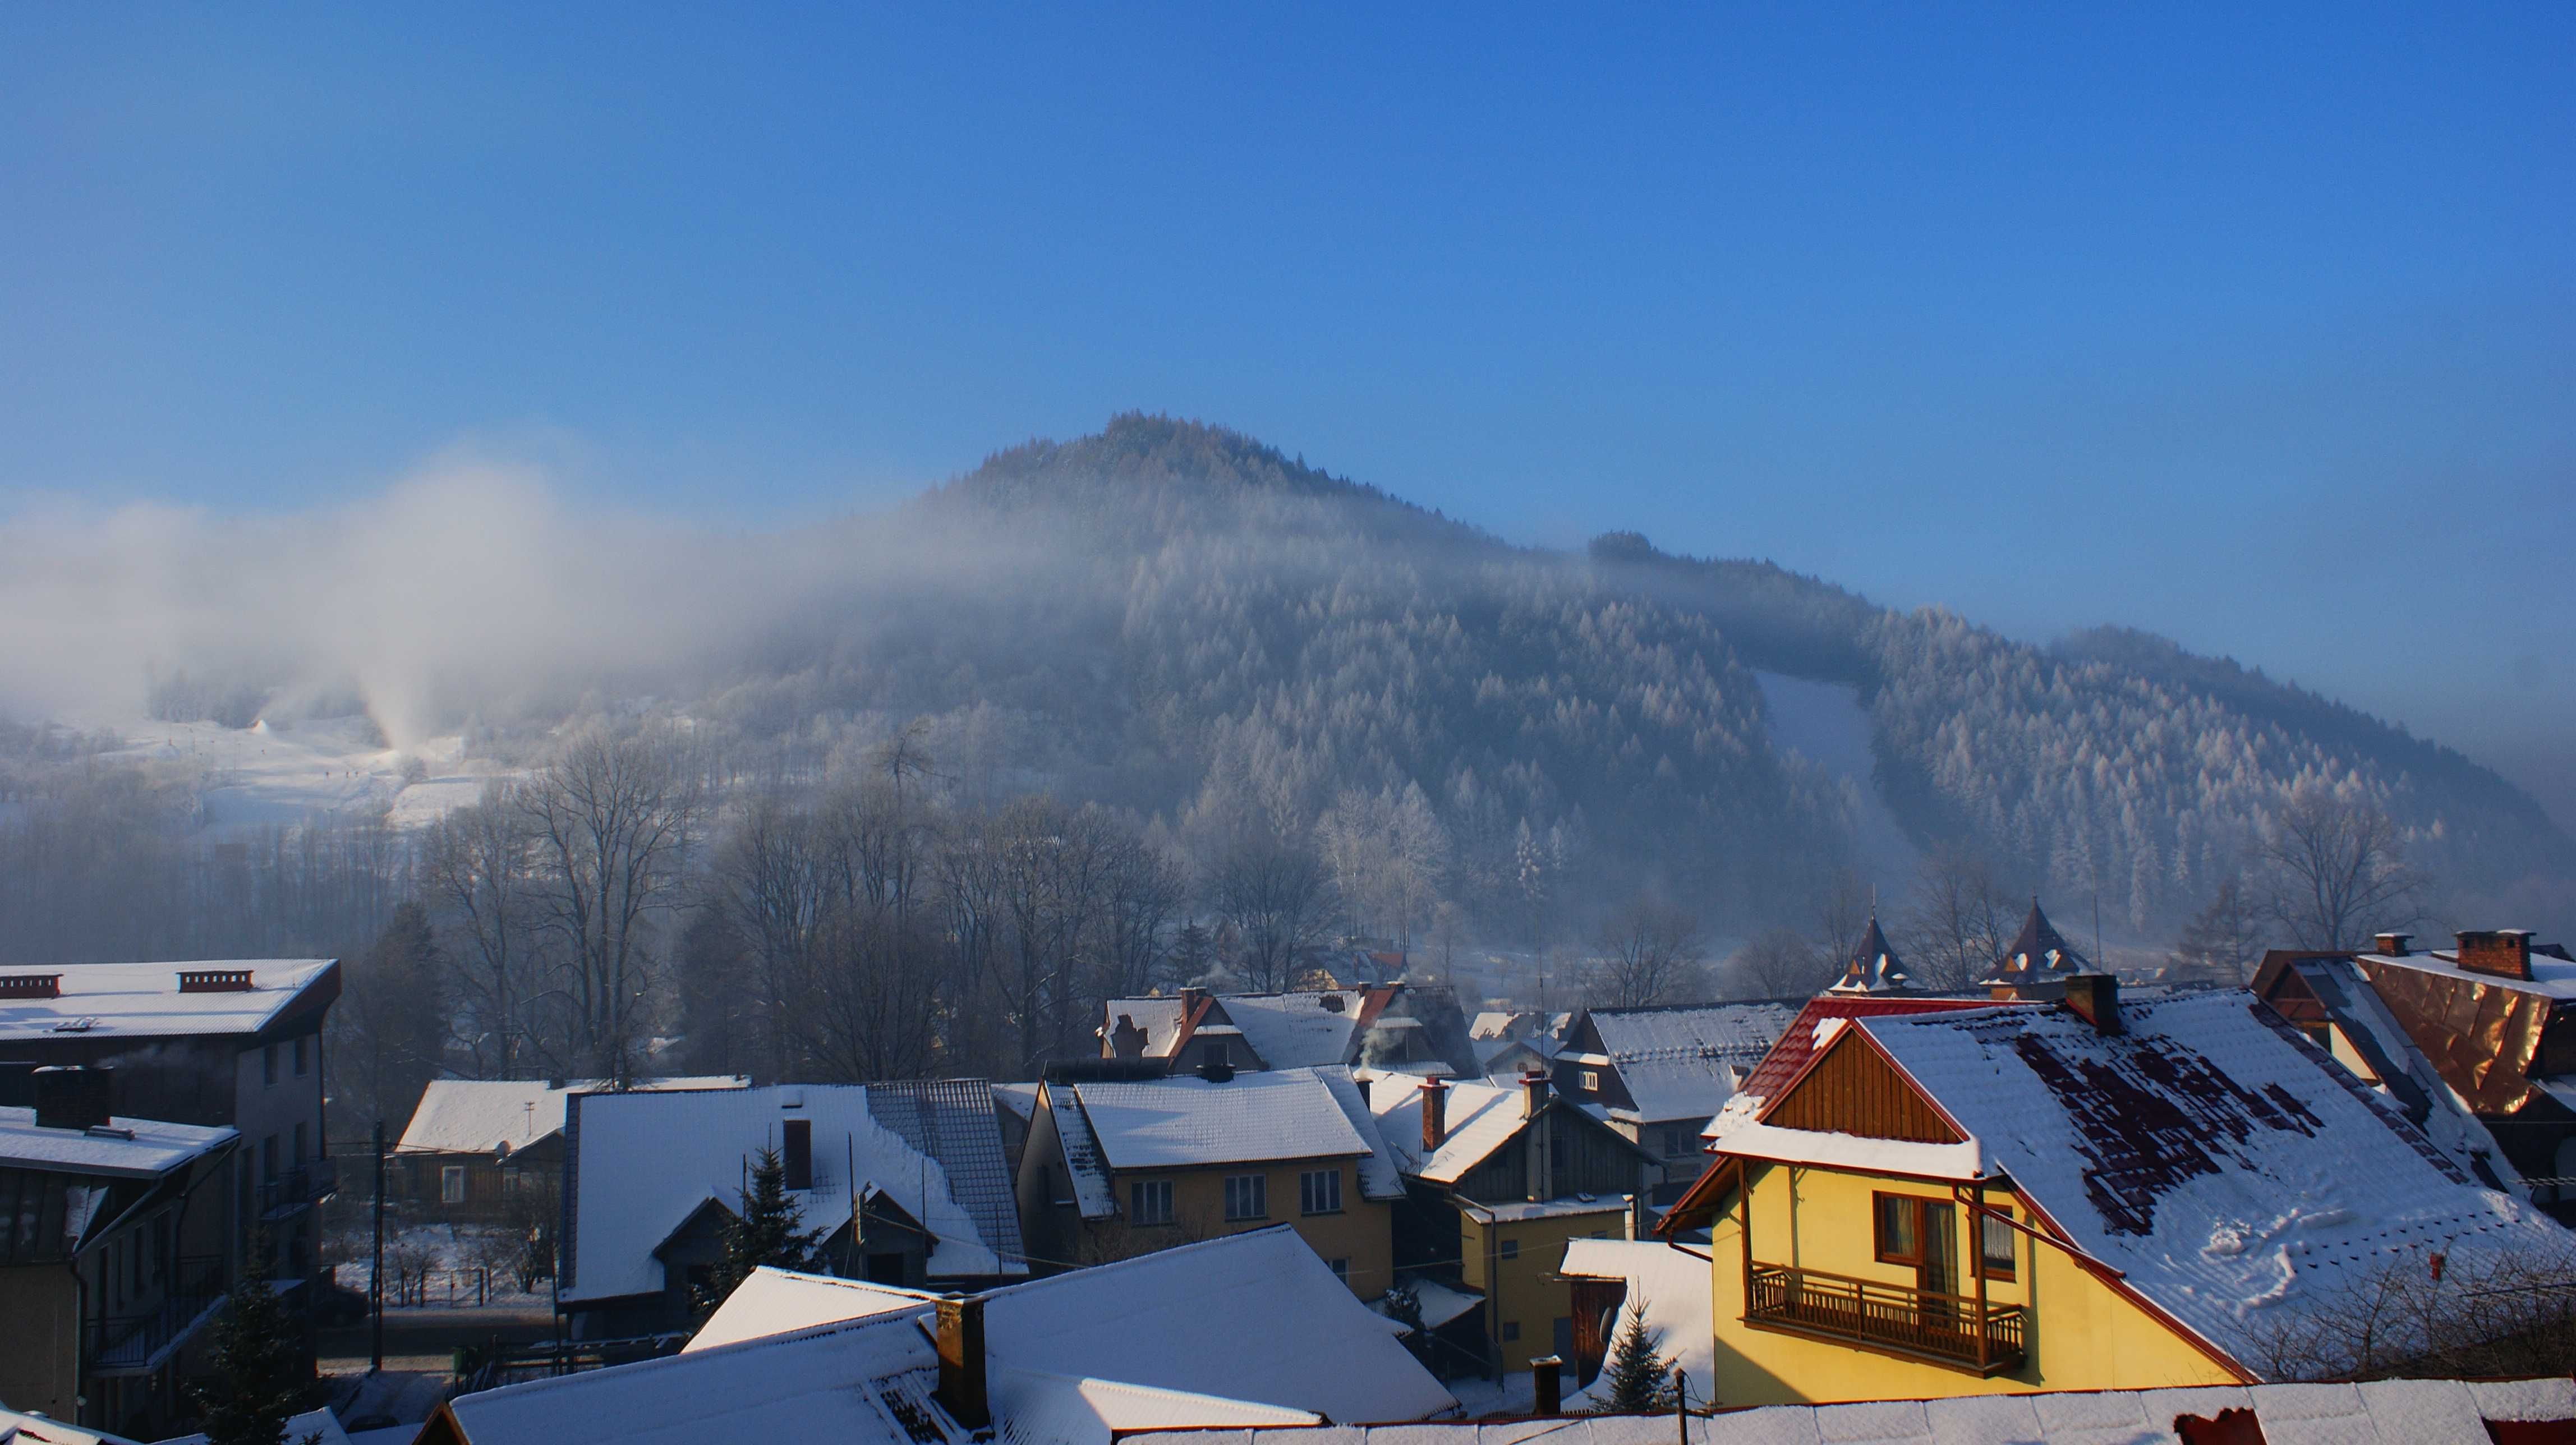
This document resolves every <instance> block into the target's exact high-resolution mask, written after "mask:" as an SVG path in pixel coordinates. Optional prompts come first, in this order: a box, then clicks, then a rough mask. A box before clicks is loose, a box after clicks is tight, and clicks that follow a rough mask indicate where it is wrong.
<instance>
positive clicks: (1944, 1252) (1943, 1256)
mask: <svg viewBox="0 0 2576 1445" xmlns="http://www.w3.org/2000/svg"><path fill="white" fill-rule="evenodd" d="M1915 1276H1916V1278H1915V1286H1916V1288H1918V1289H1921V1290H1923V1291H1924V1292H1925V1293H1927V1294H1945V1295H1952V1294H1957V1293H1958V1292H1959V1210H1958V1206H1956V1205H1953V1204H1945V1203H1936V1202H1934V1201H1932V1200H1928V1199H1927V1200H1925V1201H1924V1202H1923V1264H1922V1266H1921V1267H1920V1268H1919V1269H1917V1270H1916V1271H1915Z"/></svg>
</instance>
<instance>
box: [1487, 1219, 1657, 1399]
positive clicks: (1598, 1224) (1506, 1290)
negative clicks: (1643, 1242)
mask: <svg viewBox="0 0 2576 1445" xmlns="http://www.w3.org/2000/svg"><path fill="white" fill-rule="evenodd" d="M1627 1213H1628V1210H1627V1206H1626V1205H1625V1204H1623V1203H1616V1202H1613V1203H1611V1204H1609V1205H1607V1206H1606V1207H1605V1208H1604V1209H1603V1210H1602V1211H1601V1212H1600V1213H1597V1214H1571V1215H1552V1216H1550V1217H1548V1218H1544V1219H1527V1220H1510V1221H1495V1222H1490V1223H1489V1222H1486V1221H1483V1220H1479V1219H1477V1218H1476V1217H1475V1216H1474V1215H1473V1214H1470V1213H1467V1212H1466V1211H1464V1210H1461V1211H1460V1212H1459V1217H1458V1240H1459V1252H1460V1255H1461V1256H1462V1258H1461V1260H1460V1263H1459V1271H1458V1275H1459V1282H1460V1283H1462V1284H1464V1285H1466V1286H1467V1288H1469V1289H1472V1290H1475V1291H1477V1292H1478V1293H1481V1294H1482V1295H1484V1297H1485V1334H1486V1337H1487V1338H1488V1339H1491V1340H1493V1341H1494V1343H1495V1347H1496V1349H1497V1350H1498V1351H1500V1353H1501V1356H1502V1367H1503V1369H1504V1370H1505V1371H1507V1372H1508V1371H1512V1370H1526V1369H1528V1368H1529V1362H1530V1361H1531V1360H1532V1359H1533V1358H1535V1357H1537V1356H1539V1355H1548V1354H1554V1353H1555V1352H1556V1322H1557V1321H1558V1320H1561V1319H1562V1320H1569V1321H1570V1320H1572V1319H1573V1318H1574V1287H1573V1286H1572V1285H1571V1284H1569V1283H1567V1282H1566V1280H1565V1278H1564V1277H1563V1276H1562V1275H1559V1274H1558V1273H1557V1272H1556V1271H1557V1267H1558V1266H1559V1265H1561V1264H1563V1263H1564V1262H1565V1242H1566V1241H1567V1240H1569V1239H1619V1238H1623V1237H1625V1236H1626V1234H1627V1232H1628V1226H1627ZM1507 1245H1508V1246H1509V1247H1510V1248H1511V1250H1512V1253H1511V1255H1510V1257H1508V1258H1506V1257H1505V1256H1504V1253H1503V1250H1504V1248H1505V1246H1507ZM1507 1326H1517V1328H1516V1329H1514V1328H1507ZM1514 1334H1516V1335H1517V1336H1518V1338H1516V1339H1512V1338H1506V1336H1507V1335H1514Z"/></svg>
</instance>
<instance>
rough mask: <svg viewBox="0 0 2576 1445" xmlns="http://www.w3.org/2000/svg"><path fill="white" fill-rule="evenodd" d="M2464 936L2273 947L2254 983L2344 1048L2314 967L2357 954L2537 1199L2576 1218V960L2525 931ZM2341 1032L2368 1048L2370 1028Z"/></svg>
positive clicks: (2358, 964)
mask: <svg viewBox="0 0 2576 1445" xmlns="http://www.w3.org/2000/svg"><path fill="white" fill-rule="evenodd" d="M2454 942H2455V946H2454V947H2453V948H2451V949H2449V950H2440V949H2419V948H2416V947H2414V946H2413V944H2414V939H2413V937H2412V936H2411V935H2408V934H2403V933H2383V934H2380V935H2379V936H2378V937H2377V938H2376V939H2375V940H2373V946H2372V947H2371V948H2369V949H2367V950H2361V951H2356V952H2351V953H2309V952H2299V951H2294V950H2284V949H2276V950H2273V951H2272V952H2270V953H2267V954H2265V955H2264V956H2263V964H2262V967H2261V968H2260V969H2259V970H2258V971H2257V972H2256V974H2255V977H2254V983H2253V988H2254V991H2255V992H2256V993H2257V994H2259V995H2261V996H2262V998H2263V999H2264V1001H2265V1002H2267V1003H2270V1004H2271V1005H2272V1006H2273V1007H2274V1008H2275V1009H2278V1010H2279V1011H2280V1013H2281V1015H2282V1016H2283V1017H2285V1018H2287V1019H2289V1020H2290V1021H2291V1022H2293V1023H2295V1024H2297V1025H2298V1026H2299V1027H2301V1028H2303V1029H2307V1030H2310V1031H2311V1033H2312V1034H2314V1035H2316V1036H2317V1037H2319V1039H2320V1042H2322V1043H2325V1044H2326V1045H2327V1046H2328V1047H2332V1046H2333V1039H2332V1036H2331V1035H2330V1034H2329V1033H2328V1032H2327V1030H2326V1027H2325V1026H2326V1024H2327V1023H2328V1022H2329V1017H2330V1015H2332V1014H2333V1013H2334V1012H2335V1010H2336V1005H2335V1004H2334V1003H2332V1002H2330V1001H2329V1000H2328V999H2326V998H2325V997H2323V996H2322V994H2321V993H2320V990H2319V986H2318V975H2317V974H2316V971H2315V970H2313V969H2310V968H2306V967H2303V966H2302V965H2306V964H2311V963H2316V962H2320V961H2328V960H2337V961H2342V962H2343V963H2345V964H2347V965H2348V966H2349V968H2350V969H2351V970H2352V971H2353V972H2354V973H2356V974H2357V975H2358V977H2359V980H2360V981H2361V982H2363V983H2366V984H2367V985H2368V987H2369V991H2370V993H2371V994H2373V995H2375V996H2376V998H2377V1001H2378V1004H2379V1005H2380V1007H2382V1008H2384V1009H2385V1010H2386V1011H2387V1013H2388V1014H2389V1015H2390V1016H2392V1017H2394V1018H2395V1019H2396V1021H2397V1023H2398V1025H2399V1026H2400V1027H2401V1028H2402V1029H2403V1030H2404V1031H2405V1033H2406V1036H2407V1038H2408V1039H2410V1040H2411V1041H2413V1043H2414V1045H2415V1047H2416V1049H2417V1050H2419V1051H2420V1052H2421V1053H2422V1054H2423V1056H2424V1057H2425V1058H2426V1059H2429V1060H2430V1061H2431V1063H2432V1066H2433V1069H2434V1071H2435V1072H2436V1073H2438V1074H2439V1075H2440V1077H2441V1080H2442V1082H2443V1083H2444V1084H2447V1085H2448V1086H2449V1087H2450V1089H2451V1090H2452V1091H2453V1092H2455V1093H2457V1094H2458V1095H2459V1097H2460V1098H2462V1099H2464V1100H2466V1101H2467V1103H2468V1107H2469V1109H2470V1111H2471V1112H2473V1113H2474V1114H2476V1115H2477V1117H2478V1120H2479V1122H2480V1123H2481V1124H2483V1125H2484V1127H2485V1129H2486V1131H2487V1133H2488V1134H2489V1135H2491V1136H2492V1137H2493V1138H2494V1140H2495V1142H2496V1144H2497V1146H2498V1147H2499V1148H2500V1149H2502V1151H2503V1153H2504V1158H2505V1159H2506V1161H2507V1162H2508V1163H2510V1165H2511V1166H2512V1168H2513V1169H2514V1171H2515V1172H2516V1173H2518V1174H2520V1175H2521V1176H2522V1177H2523V1178H2525V1179H2527V1180H2530V1181H2533V1184H2534V1188H2535V1193H2536V1197H2537V1198H2539V1199H2540V1200H2541V1201H2542V1202H2543V1203H2544V1204H2545V1205H2547V1206H2548V1207H2549V1208H2551V1209H2552V1210H2553V1211H2554V1212H2556V1213H2557V1214H2558V1216H2559V1217H2560V1218H2562V1219H2567V1220H2570V1221H2576V1182H2571V1181H2576V960H2570V959H2569V957H2568V953H2567V950H2566V948H2564V947H2563V946H2561V945H2558V944H2540V943H2534V942H2532V939H2531V935H2530V934H2529V933H2527V932H2524V931H2523V930H2521V929H2513V928H2506V929H2496V930H2491V931H2479V932H2466V933H2461V934H2459V935H2457V936H2456V938H2455V940H2454ZM2345 1011H2346V1012H2349V1011H2350V1006H2349V1005H2345ZM2341 1032H2342V1033H2343V1035H2344V1037H2345V1039H2346V1042H2347V1044H2349V1045H2354V1046H2357V1045H2358V1044H2359V1043H2360V1042H2361V1035H2362V1034H2364V1033H2367V1032H2368V1030H2367V1029H2366V1028H2365V1029H2361V1030H2354V1029H2351V1028H2345V1029H2343V1030H2342V1031H2341ZM2338 1057H2344V1055H2342V1054H2338ZM2355 1062H2358V1059H2357V1057H2356V1058H2352V1059H2347V1063H2355Z"/></svg>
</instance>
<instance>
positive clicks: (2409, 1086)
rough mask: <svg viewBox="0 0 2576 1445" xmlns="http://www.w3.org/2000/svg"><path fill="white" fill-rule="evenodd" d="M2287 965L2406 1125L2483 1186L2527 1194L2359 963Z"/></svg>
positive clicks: (2322, 961) (2327, 960) (2318, 961)
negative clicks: (2484, 1184)
mask: <svg viewBox="0 0 2576 1445" xmlns="http://www.w3.org/2000/svg"><path fill="white" fill-rule="evenodd" d="M2287 967H2288V969H2289V970H2290V971H2291V972H2294V973H2296V974H2297V975H2298V976H2299V979H2300V981H2301V982H2302V983H2304V984H2305V985H2306V986H2307V989H2308V992H2309V993H2310V995H2311V996H2312V997H2313V998H2314V999H2315V1001H2316V1003H2317V1005H2318V1006H2319V1007H2320V1008H2322V1009H2323V1010H2324V1011H2325V1013H2326V1015H2327V1017H2328V1019H2329V1020H2330V1021H2331V1022H2332V1023H2333V1024H2334V1025H2335V1026H2336V1027H2337V1028H2338V1029H2339V1030H2340V1031H2341V1032H2342V1034H2343V1037H2344V1039H2345V1041H2346V1042H2347V1043H2348V1044H2349V1045H2350V1046H2351V1048H2352V1049H2353V1051H2354V1052H2355V1053H2357V1054H2358V1055H2360V1056H2361V1059H2362V1062H2363V1065H2364V1066H2365V1067H2367V1068H2368V1069H2369V1070H2370V1072H2371V1074H2372V1075H2373V1076H2374V1077H2373V1079H2372V1082H2373V1083H2374V1084H2375V1085H2376V1086H2377V1087H2378V1088H2379V1089H2380V1091H2381V1092H2383V1093H2385V1094H2387V1095H2388V1097H2389V1101H2390V1102H2391V1103H2393V1104H2395V1105H2396V1106H2397V1108H2398V1111H2399V1112H2400V1113H2402V1114H2404V1115H2405V1116H2406V1121H2407V1122H2408V1123H2410V1124H2413V1125H2414V1126H2415V1127H2416V1128H2418V1129H2421V1130H2423V1131H2424V1136H2425V1137H2426V1138H2428V1139H2430V1140H2432V1141H2433V1145H2434V1147H2436V1148H2438V1149H2440V1150H2441V1151H2442V1152H2443V1153H2445V1154H2448V1155H2450V1156H2451V1160H2452V1162H2454V1163H2456V1164H2458V1165H2459V1166H2460V1167H2461V1168H2463V1169H2465V1170H2467V1171H2469V1173H2470V1174H2472V1175H2474V1176H2476V1177H2477V1178H2479V1179H2480V1180H2481V1181H2482V1182H2485V1183H2488V1184H2493V1185H2496V1186H2498V1187H2500V1188H2503V1189H2505V1190H2507V1191H2508V1192H2511V1193H2513V1194H2516V1195H2519V1196H2524V1197H2528V1194H2529V1191H2528V1189H2526V1188H2525V1187H2524V1185H2523V1183H2522V1177H2521V1175H2520V1174H2518V1173H2517V1172H2516V1171H2515V1170H2514V1167H2513V1164H2512V1162H2511V1161H2509V1160H2507V1159H2506V1158H2505V1155H2504V1150H2503V1149H2502V1148H2501V1147H2500V1146H2498V1145H2497V1143H2496V1140H2495V1136H2494V1135H2493V1134H2492V1133H2490V1132H2488V1130H2487V1126H2486V1125H2485V1124H2484V1123H2483V1122H2481V1121H2480V1120H2479V1119H2478V1116H2477V1115H2476V1114H2475V1113H2474V1112H2472V1111H2471V1110H2470V1108H2469V1105H2468V1101H2467V1100H2465V1099H2462V1098H2461V1097H2460V1095H2459V1093H2458V1092H2457V1091H2456V1090H2454V1089H2452V1087H2451V1086H2450V1085H2449V1084H2447V1083H2445V1082H2444V1081H2443V1079H2442V1075H2441V1071H2440V1070H2438V1069H2436V1068H2435V1067H2434V1066H2433V1061H2432V1060H2431V1059H2428V1058H2426V1057H2425V1056H2424V1051H2423V1050H2422V1049H2420V1048H2418V1047H2416V1044H2415V1040H2414V1039H2413V1038H2411V1037H2409V1036H2408V1035H2407V1032H2406V1029H2405V1026H2404V1025H2402V1024H2400V1023H2399V1022H2398V1021H2397V1015H2395V1014H2394V1013H2391V1012H2390V1011H2389V1008H2388V1004H2387V1002H2386V1000H2384V999H2382V998H2381V997H2380V996H2379V991H2378V990H2377V989H2375V988H2373V987H2371V984H2370V980H2369V978H2368V976H2367V975H2365V974H2363V973H2362V971H2361V969H2360V967H2359V966H2358V965H2356V964H2355V963H2353V962H2352V961H2351V960H2349V959H2342V958H2300V959H2295V960H2292V961H2291V962H2290V963H2289V964H2288V965H2287Z"/></svg>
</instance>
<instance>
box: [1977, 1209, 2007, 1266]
mask: <svg viewBox="0 0 2576 1445" xmlns="http://www.w3.org/2000/svg"><path fill="white" fill-rule="evenodd" d="M1989 1207H1991V1206H1989ZM1995 1214H2001V1215H2004V1216H2006V1217H2007V1218H2009V1217H2010V1216H2011V1214H2012V1211H2011V1210H2009V1209H1996V1210H1995V1213H1994V1214H1980V1215H1978V1216H1977V1234H1978V1236H1979V1241H1980V1243H1981V1244H1982V1245H1983V1247H1982V1248H1981V1249H1979V1250H1978V1252H1977V1264H1978V1268H1980V1269H1981V1270H1983V1271H1984V1272H1985V1276H1986V1278H1988V1279H2010V1278H2012V1277H2013V1227H2012V1226H2011V1225H2009V1224H2006V1223H2005V1222H2004V1221H2003V1220H2001V1219H1997V1218H1996V1217H1995Z"/></svg>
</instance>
